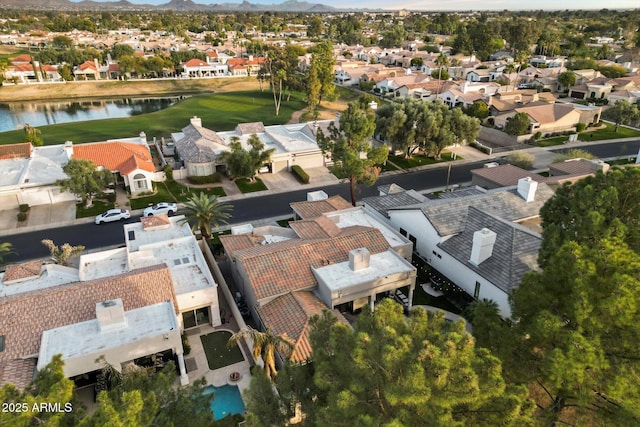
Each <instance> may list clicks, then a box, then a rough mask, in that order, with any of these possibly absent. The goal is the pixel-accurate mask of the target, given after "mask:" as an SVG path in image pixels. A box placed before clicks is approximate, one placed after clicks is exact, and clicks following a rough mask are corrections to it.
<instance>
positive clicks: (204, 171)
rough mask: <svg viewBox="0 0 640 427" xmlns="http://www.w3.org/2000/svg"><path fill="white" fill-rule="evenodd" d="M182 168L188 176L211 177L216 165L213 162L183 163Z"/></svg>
mask: <svg viewBox="0 0 640 427" xmlns="http://www.w3.org/2000/svg"><path fill="white" fill-rule="evenodd" d="M184 166H185V168H186V169H187V175H188V176H207V175H213V174H214V173H215V171H216V165H215V163H213V162H209V163H191V162H185V163H184Z"/></svg>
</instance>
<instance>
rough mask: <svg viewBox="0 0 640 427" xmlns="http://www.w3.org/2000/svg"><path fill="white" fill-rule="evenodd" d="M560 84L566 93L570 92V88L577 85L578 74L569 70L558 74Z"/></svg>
mask: <svg viewBox="0 0 640 427" xmlns="http://www.w3.org/2000/svg"><path fill="white" fill-rule="evenodd" d="M558 83H560V85H561V86H562V89H563V90H564V91H565V92H566V91H568V90H569V86H573V85H574V84H576V73H574V72H573V71H571V70H569V71H565V72H563V73H560V74H558Z"/></svg>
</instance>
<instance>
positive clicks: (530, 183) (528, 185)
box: [518, 176, 538, 202]
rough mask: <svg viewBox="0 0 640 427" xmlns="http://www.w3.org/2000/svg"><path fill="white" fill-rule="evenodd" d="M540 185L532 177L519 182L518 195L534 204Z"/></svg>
mask: <svg viewBox="0 0 640 427" xmlns="http://www.w3.org/2000/svg"><path fill="white" fill-rule="evenodd" d="M537 189H538V183H537V182H536V181H534V180H532V179H531V177H530V176H528V177H526V178H520V179H519V180H518V194H519V195H520V196H521V197H522V198H523V199H524V200H525V201H526V202H533V201H534V200H535V198H536V190H537Z"/></svg>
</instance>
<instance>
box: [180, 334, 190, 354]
mask: <svg viewBox="0 0 640 427" xmlns="http://www.w3.org/2000/svg"><path fill="white" fill-rule="evenodd" d="M181 337H182V349H183V350H184V355H185V356H187V355H188V354H189V353H191V344H189V337H187V334H182V335H181Z"/></svg>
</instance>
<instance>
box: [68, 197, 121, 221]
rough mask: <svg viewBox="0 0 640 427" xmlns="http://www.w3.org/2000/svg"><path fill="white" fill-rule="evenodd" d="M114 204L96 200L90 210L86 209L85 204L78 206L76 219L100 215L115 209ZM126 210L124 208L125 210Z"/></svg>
mask: <svg viewBox="0 0 640 427" xmlns="http://www.w3.org/2000/svg"><path fill="white" fill-rule="evenodd" d="M113 207H114V204H113V203H109V202H103V201H100V200H94V201H93V205H92V206H91V207H90V208H85V207H84V204H83V203H80V204H78V205H76V219H77V218H90V217H95V216H96V215H100V214H101V213H103V212H106V211H108V210H109V209H113ZM123 209H124V208H123Z"/></svg>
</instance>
